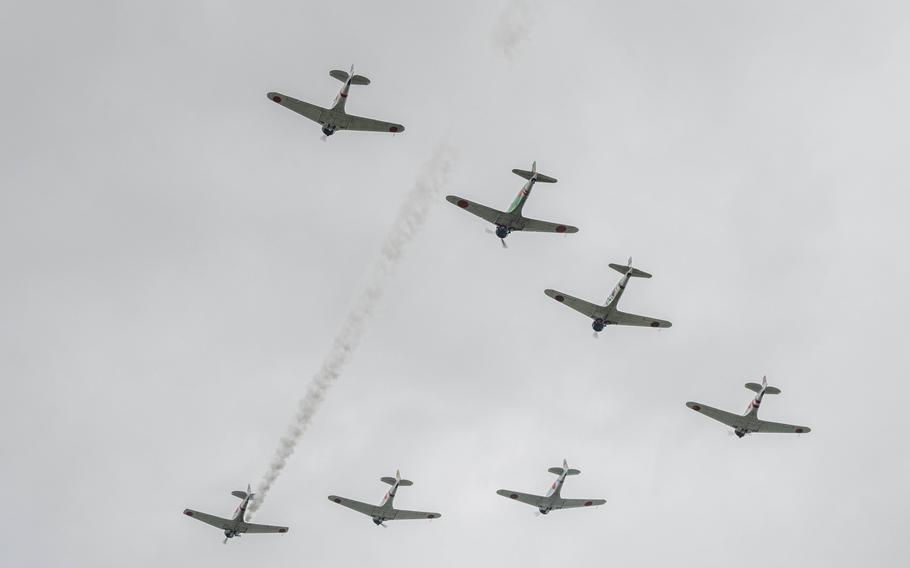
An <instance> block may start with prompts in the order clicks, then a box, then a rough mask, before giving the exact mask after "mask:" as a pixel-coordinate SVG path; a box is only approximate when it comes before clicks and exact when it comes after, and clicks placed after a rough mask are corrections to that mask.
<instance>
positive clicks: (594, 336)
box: [591, 331, 600, 339]
mask: <svg viewBox="0 0 910 568" xmlns="http://www.w3.org/2000/svg"><path fill="white" fill-rule="evenodd" d="M591 337H593V338H594V339H598V338H600V334H599V333H597V332H596V331H595V332H594V334H593V335H592V336H591Z"/></svg>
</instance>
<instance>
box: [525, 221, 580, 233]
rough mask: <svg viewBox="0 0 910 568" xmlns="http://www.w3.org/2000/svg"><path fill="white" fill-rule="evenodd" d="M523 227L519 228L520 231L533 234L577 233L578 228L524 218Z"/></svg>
mask: <svg viewBox="0 0 910 568" xmlns="http://www.w3.org/2000/svg"><path fill="white" fill-rule="evenodd" d="M522 221H523V222H524V227H522V228H521V230H522V231H528V232H534V233H577V232H578V227H573V226H572V225H563V224H561V223H550V222H549V221H538V220H537V219H528V218H527V217H525V218H524V219H523V220H522Z"/></svg>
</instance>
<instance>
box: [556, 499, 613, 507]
mask: <svg viewBox="0 0 910 568" xmlns="http://www.w3.org/2000/svg"><path fill="white" fill-rule="evenodd" d="M606 502H607V501H606V500H605V499H560V500H559V501H557V502H556V503H555V504H554V506H553V508H554V509H574V508H576V507H591V506H594V505H603V504H604V503H606Z"/></svg>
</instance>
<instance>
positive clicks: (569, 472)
mask: <svg viewBox="0 0 910 568" xmlns="http://www.w3.org/2000/svg"><path fill="white" fill-rule="evenodd" d="M580 473H581V470H578V469H569V471H567V472H566V475H578V474H580Z"/></svg>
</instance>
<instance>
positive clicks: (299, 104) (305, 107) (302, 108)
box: [268, 93, 327, 122]
mask: <svg viewBox="0 0 910 568" xmlns="http://www.w3.org/2000/svg"><path fill="white" fill-rule="evenodd" d="M268 97H269V98H270V99H272V101H274V102H276V103H278V104H280V105H281V106H283V107H285V108H289V109H291V110H292V111H294V112H296V113H297V114H299V115H301V116H305V117H307V118H309V119H310V120H312V121H314V122H321V120H322V113H324V112H326V111H327V109H324V108H322V107H318V106H316V105H313V104H310V103H305V102H303V101H298V100H297V99H295V98H294V97H289V96H287V95H282V94H281V93H269V94H268Z"/></svg>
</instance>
